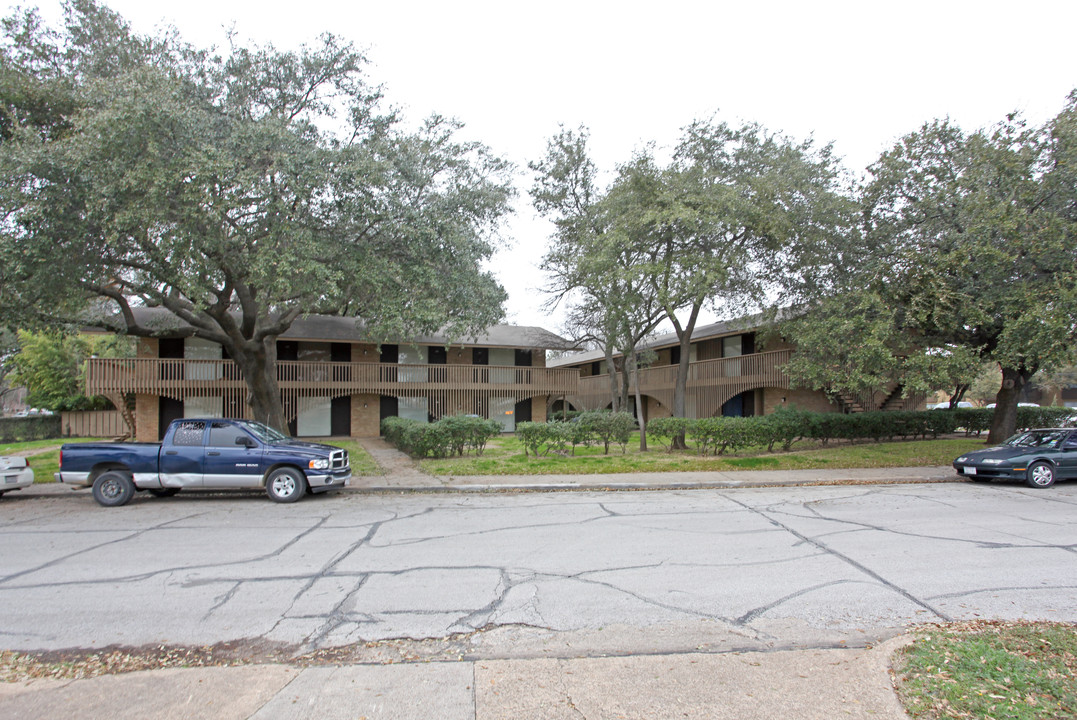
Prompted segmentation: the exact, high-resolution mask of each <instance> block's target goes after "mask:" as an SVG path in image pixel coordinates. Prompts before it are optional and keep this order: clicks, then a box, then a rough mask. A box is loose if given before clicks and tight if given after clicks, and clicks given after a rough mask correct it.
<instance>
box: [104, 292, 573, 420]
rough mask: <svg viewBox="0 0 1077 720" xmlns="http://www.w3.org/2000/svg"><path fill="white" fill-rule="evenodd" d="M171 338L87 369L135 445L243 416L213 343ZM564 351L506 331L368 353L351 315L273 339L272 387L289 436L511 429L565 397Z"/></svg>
mask: <svg viewBox="0 0 1077 720" xmlns="http://www.w3.org/2000/svg"><path fill="white" fill-rule="evenodd" d="M138 312H140V313H149V312H152V311H149V310H145V309H143V310H139V311H138ZM181 335H182V333H175V335H174V336H173V337H169V336H168V333H167V332H163V333H162V336H161V337H157V338H140V339H139V341H138V352H137V357H135V358H124V359H105V358H95V359H92V360H90V361H89V363H88V367H87V381H86V385H87V392H88V393H89V394H93V395H103V396H105V397H108V398H109V399H110V400H112V402H113V403H114V404H115V405H116V407H117V408H120V409H122V410H123V411H124V412H125V416H126V419H127V422H128V425H129V426H131V427H133V428H134V435H135V437H136V439H138V440H146V441H150V440H157V439H159V438H160V435H161V433H162V432H163V431H164V429H165V428H167V427H168V424H169V422H171V421H172V420H173V419H175V418H179V417H185V416H187V417H191V416H200V417H249V416H250V407H249V406H248V404H247V400H246V398H247V392H248V391H247V386H246V383H245V382H244V379H243V377H242V375H241V373H240V370H239V367H238V366H237V365H236V364H235V363H233V362H232V361H231V360H230V359H228V358H227V357H225V356H224V353H223V352H222V347H221V346H220V345H218V344H215V343H211V342H208V341H206V340H202V339H199V338H192V337H186V338H185V337H181ZM571 347H572V345H571V343H569V342H568V341H566V340H564V339H563V338H560V337H558V336H557V335H554V334H553V333H551V332H548V331H546V330H543V329H542V328H537V327H519V326H513V325H495V326H493V327H491V328H489V329H488V330H487V331H486V332H485V333H484V334H482V335H480V336H478V337H472V338H465V339H452V340H450V339H449V338H446V337H444V336H440V335H430V336H422V337H416V338H411V339H409V340H407V341H406V342H399V343H396V344H384V343H383V344H381V345H380V346H379V345H377V344H375V343H372V342H370V341H369V340H364V337H363V333H362V328H361V327H359V326H357V324H356V321H355V319H354V318H345V317H330V316H308V317H304V318H300V319H298V320H296V321H295V322H294V323H293V324H292V326H291V328H289V329H288V331H287V332H285V333H284V334H283V335H281V336H280V338H279V340H278V341H277V383H278V385H279V387H280V391H281V397H282V400H283V405H284V412H285V416H286V418H287V419H288V421H289V423H290V428H289V429H290V431H291V433H292V434H293V435H298V436H301V437H327V436H348V435H350V436H355V437H373V436H377V435H378V434H379V432H380V431H379V427H380V422H381V420H382V419H383V418H385V417H388V416H391V415H399V416H401V417H410V418H415V419H418V420H435V419H438V418H440V417H442V416H445V415H456V414H473V415H478V416H480V417H486V418H491V419H495V420H497V421H498V422H499V423H501V426H502V428H503V429H504V430H505V431H507V432H511V431H512V430H514V429H515V426H516V422H520V421H524V420H536V421H543V420H545V419H546V408H547V407H548V405H549V404H550V402H551V400H552V399H553V398H563V397H565V396H568V395H573V394H575V393H576V392H577V383H578V381H579V372H578V371H577V370H575V369H567V368H548V367H546V351H547V350H565V349H570V348H571Z"/></svg>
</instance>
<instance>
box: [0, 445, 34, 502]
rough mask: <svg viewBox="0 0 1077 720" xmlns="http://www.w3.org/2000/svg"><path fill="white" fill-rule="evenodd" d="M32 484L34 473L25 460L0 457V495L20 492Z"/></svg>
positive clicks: (7, 456) (8, 456)
mask: <svg viewBox="0 0 1077 720" xmlns="http://www.w3.org/2000/svg"><path fill="white" fill-rule="evenodd" d="M33 484H34V471H33V469H32V468H31V467H30V466H29V465H28V464H27V463H26V458H24V457H16V456H13V455H3V456H0V495H3V494H4V493H6V492H9V491H11V490H22V489H23V488H25V487H30V486H31V485H33Z"/></svg>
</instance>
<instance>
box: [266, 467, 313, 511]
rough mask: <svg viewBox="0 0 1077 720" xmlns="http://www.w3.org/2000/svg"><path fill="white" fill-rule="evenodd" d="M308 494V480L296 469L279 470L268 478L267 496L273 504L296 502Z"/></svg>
mask: <svg viewBox="0 0 1077 720" xmlns="http://www.w3.org/2000/svg"><path fill="white" fill-rule="evenodd" d="M306 492H307V479H306V478H305V477H303V473H301V472H299V471H298V470H296V469H295V468H278V469H276V470H274V471H273V472H271V473H269V477H268V478H266V495H269V499H270V500H272V501H273V502H279V503H291V502H295V501H296V500H298V499H299V498H301V497H303V495H304V494H305V493H306Z"/></svg>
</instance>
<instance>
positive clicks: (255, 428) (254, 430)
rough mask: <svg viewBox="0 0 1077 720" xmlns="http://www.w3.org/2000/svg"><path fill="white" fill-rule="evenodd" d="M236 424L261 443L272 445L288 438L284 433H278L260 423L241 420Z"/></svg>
mask: <svg viewBox="0 0 1077 720" xmlns="http://www.w3.org/2000/svg"><path fill="white" fill-rule="evenodd" d="M238 424H239V425H242V426H243V427H244V428H246V430H247V431H248V432H249V433H250V434H251V435H253V436H255V437H256V438H258V439H259V440H261V441H262V442H266V443H273V442H280V441H281V440H287V439H288V436H287V435H285V434H284V433H282V432H280V431H279V430H274V429H273V428H271V427H269V426H268V425H263V424H262V423H260V422H254V421H252V420H243V421H241V422H239V423H238Z"/></svg>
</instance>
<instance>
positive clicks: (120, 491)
mask: <svg viewBox="0 0 1077 720" xmlns="http://www.w3.org/2000/svg"><path fill="white" fill-rule="evenodd" d="M134 494H135V483H134V481H133V480H131V476H130V475H127V474H126V473H122V472H118V471H116V470H109V471H108V472H103V473H101V474H100V475H98V476H97V479H96V480H94V481H93V499H94V500H96V501H97V502H98V503H99V504H101V505H104V506H105V507H119V506H120V505H126V504H127V503H128V502H129V501H130V500H131V498H132V497H134Z"/></svg>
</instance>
